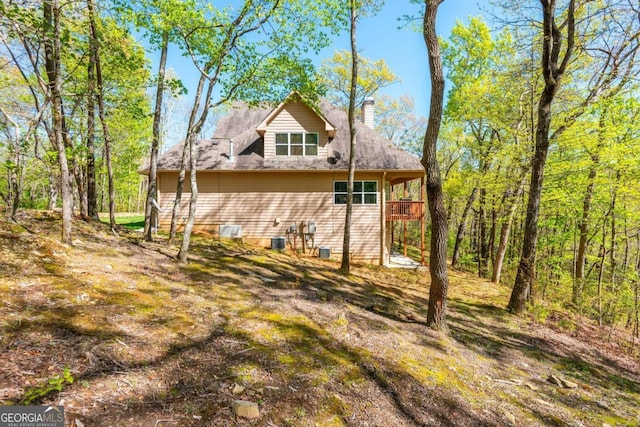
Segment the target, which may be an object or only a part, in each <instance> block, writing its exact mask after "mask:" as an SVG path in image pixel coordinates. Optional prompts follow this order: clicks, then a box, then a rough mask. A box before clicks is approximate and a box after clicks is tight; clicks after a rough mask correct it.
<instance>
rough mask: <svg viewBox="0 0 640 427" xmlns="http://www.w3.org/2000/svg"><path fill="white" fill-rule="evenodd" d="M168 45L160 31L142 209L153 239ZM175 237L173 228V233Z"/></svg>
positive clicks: (147, 237)
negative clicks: (147, 180)
mask: <svg viewBox="0 0 640 427" xmlns="http://www.w3.org/2000/svg"><path fill="white" fill-rule="evenodd" d="M168 46H169V32H168V31H165V32H164V33H162V47H161V50H160V64H159V66H158V86H157V87H156V106H155V110H154V112H153V139H152V140H151V155H150V156H149V183H148V187H147V202H146V204H145V210H144V238H145V240H148V241H151V240H153V233H152V228H153V226H154V225H155V224H154V223H155V217H156V216H157V215H158V212H156V210H155V208H154V206H153V199H154V198H155V197H157V193H158V184H157V182H158V181H157V171H158V147H159V146H160V124H161V121H162V96H163V93H164V78H165V67H166V64H167V50H168ZM173 235H174V237H175V230H174V233H173Z"/></svg>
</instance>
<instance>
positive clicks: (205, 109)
mask: <svg viewBox="0 0 640 427" xmlns="http://www.w3.org/2000/svg"><path fill="white" fill-rule="evenodd" d="M205 80H207V77H206V75H205V74H201V77H200V81H199V83H198V89H197V91H196V97H195V101H194V103H193V108H192V110H191V115H190V117H189V127H188V131H187V139H186V141H185V144H187V145H188V147H189V183H190V184H191V197H190V201H189V218H188V219H187V223H186V224H185V226H184V232H183V233H182V243H181V245H180V251H179V252H178V261H179V262H182V263H185V262H187V255H188V253H189V244H190V243H191V231H192V230H193V225H194V223H195V220H196V206H197V202H198V182H197V180H196V169H197V168H196V166H197V160H198V159H197V157H198V153H197V149H196V144H197V142H198V138H199V136H200V131H201V130H202V126H203V125H204V123H205V121H206V120H207V115H208V113H209V109H210V106H209V103H210V101H211V94H212V93H213V88H214V86H215V83H214V81H212V80H209V87H208V89H207V94H206V95H205V97H204V100H203V101H202V112H201V114H200V117H199V118H197V120H196V116H197V114H198V111H199V110H200V105H201V104H200V102H201V98H202V90H203V88H204V82H205Z"/></svg>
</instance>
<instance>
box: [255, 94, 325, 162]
mask: <svg viewBox="0 0 640 427" xmlns="http://www.w3.org/2000/svg"><path fill="white" fill-rule="evenodd" d="M280 132H317V133H318V139H319V141H318V144H319V147H318V157H327V156H328V152H329V151H328V146H327V143H328V141H329V137H328V135H327V132H326V131H325V123H324V121H323V120H322V119H321V118H320V117H318V115H317V114H316V113H315V112H314V111H312V110H311V109H309V107H307V106H306V105H304V104H302V103H297V102H296V103H289V104H287V105H286V106H285V107H284V108H283V109H282V111H281V112H280V114H278V115H277V116H276V117H275V118H274V119H273V120H272V121H271V122H270V123H269V124H268V126H267V131H266V133H265V135H264V157H265V159H268V158H274V157H276V149H275V141H276V136H275V135H276V133H280Z"/></svg>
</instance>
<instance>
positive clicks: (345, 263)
mask: <svg viewBox="0 0 640 427" xmlns="http://www.w3.org/2000/svg"><path fill="white" fill-rule="evenodd" d="M350 24H351V32H350V36H351V87H350V91H349V136H350V145H349V173H348V176H347V206H346V214H345V220H344V238H343V241H342V262H341V264H340V271H341V272H342V273H343V274H349V267H350V259H349V258H350V256H349V252H350V250H351V249H350V247H351V220H352V214H353V181H354V179H355V171H356V126H355V103H356V89H357V85H358V51H357V47H356V28H357V14H356V0H351V3H350ZM382 185H384V183H382ZM380 203H384V201H381V202H380Z"/></svg>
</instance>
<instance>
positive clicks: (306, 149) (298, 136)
mask: <svg viewBox="0 0 640 427" xmlns="http://www.w3.org/2000/svg"><path fill="white" fill-rule="evenodd" d="M317 155H318V134H317V133H293V132H290V133H277V134H276V156H317Z"/></svg>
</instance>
